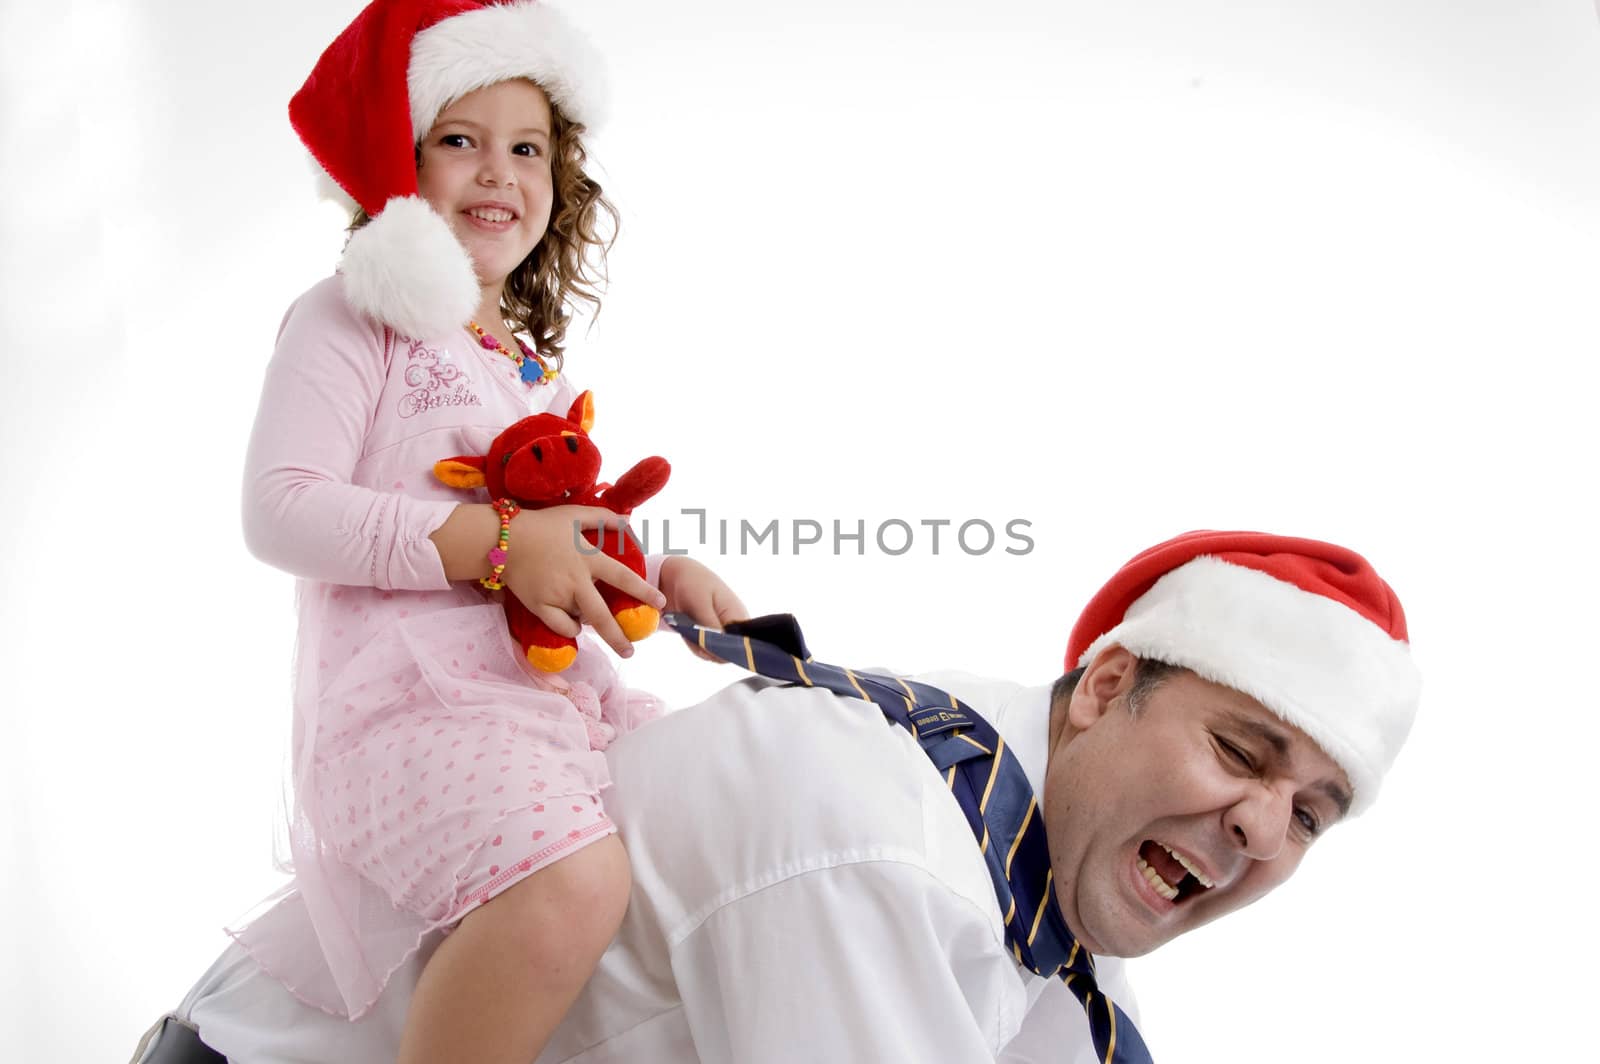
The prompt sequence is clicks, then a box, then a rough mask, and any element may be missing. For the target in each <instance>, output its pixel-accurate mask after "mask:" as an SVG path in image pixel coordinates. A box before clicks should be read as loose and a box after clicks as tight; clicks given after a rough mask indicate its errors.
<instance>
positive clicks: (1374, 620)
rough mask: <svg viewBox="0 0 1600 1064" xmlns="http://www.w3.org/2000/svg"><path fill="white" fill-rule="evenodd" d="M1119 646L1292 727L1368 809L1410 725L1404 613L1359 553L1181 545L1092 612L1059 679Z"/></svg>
mask: <svg viewBox="0 0 1600 1064" xmlns="http://www.w3.org/2000/svg"><path fill="white" fill-rule="evenodd" d="M1112 645H1116V646H1121V647H1124V648H1125V649H1127V650H1129V651H1131V652H1132V653H1134V654H1137V655H1138V656H1139V657H1142V658H1153V659H1155V660H1157V661H1163V662H1166V663H1168V664H1170V665H1179V666H1182V667H1184V668H1187V669H1191V670H1193V671H1194V672H1195V673H1197V674H1198V675H1200V676H1202V677H1204V678H1205V679H1207V680H1211V681H1213V682H1215V683H1219V684H1223V685H1224V686H1227V687H1231V688H1233V689H1234V690H1236V691H1242V692H1244V693H1245V694H1247V695H1250V696H1251V697H1253V698H1255V699H1256V700H1257V701H1258V702H1260V703H1261V704H1262V705H1264V706H1266V707H1267V708H1268V709H1269V710H1271V711H1272V712H1274V713H1276V714H1277V715H1278V716H1279V717H1281V718H1282V719H1284V720H1285V721H1287V722H1289V723H1290V724H1293V725H1295V726H1296V727H1298V728H1299V729H1300V730H1302V731H1304V732H1305V733H1306V735H1308V736H1310V737H1311V739H1312V741H1313V742H1315V743H1316V744H1317V745H1318V746H1320V747H1321V748H1322V749H1323V750H1324V751H1325V752H1326V753H1327V754H1328V756H1329V757H1331V758H1333V760H1334V761H1335V762H1337V763H1338V765H1339V766H1340V767H1341V768H1343V769H1344V770H1345V772H1346V774H1347V775H1349V777H1350V784H1351V786H1352V788H1353V789H1354V792H1355V793H1354V800H1353V803H1352V809H1351V812H1352V813H1358V812H1361V811H1362V810H1363V809H1365V808H1366V807H1367V806H1369V805H1371V804H1372V800H1373V798H1374V797H1376V795H1377V791H1378V785H1379V783H1380V782H1381V781H1382V779H1383V776H1384V773H1385V772H1387V771H1388V769H1389V766H1390V765H1391V764H1393V762H1394V758H1395V755H1396V754H1397V753H1398V752H1399V750H1400V746H1401V745H1402V744H1403V743H1404V742H1405V738H1406V735H1407V733H1408V732H1410V730H1411V722H1412V719H1413V718H1414V717H1415V716H1416V710H1417V699H1418V693H1419V690H1420V685H1421V681H1420V677H1419V675H1418V673H1417V669H1416V666H1415V665H1414V664H1413V663H1412V660H1411V648H1410V644H1409V642H1408V641H1407V635H1406V618H1405V612H1404V611H1403V610H1402V609H1401V608H1400V600H1399V599H1398V598H1396V597H1395V593H1394V591H1393V590H1392V589H1391V588H1390V587H1389V585H1388V584H1386V583H1384V581H1383V580H1382V579H1381V578H1380V577H1379V576H1378V574H1377V573H1376V572H1374V571H1373V569H1372V566H1371V565H1369V564H1368V563H1367V561H1366V559H1364V558H1362V557H1361V556H1360V555H1359V554H1356V553H1355V552H1354V551H1350V550H1346V549H1344V548H1343V547H1336V546H1334V545H1332V544H1329V543H1320V542H1318V541H1316V540H1312V539H1295V538H1292V537H1288V536H1273V535H1267V534H1265V533H1261V532H1188V533H1185V534H1184V535H1181V536H1178V537H1177V538H1176V539H1171V540H1168V541H1167V542H1165V543H1161V544H1158V545H1157V546H1154V547H1151V548H1150V549H1149V550H1147V551H1145V552H1144V553H1142V554H1140V555H1138V556H1137V557H1135V558H1134V559H1133V560H1132V561H1130V562H1128V564H1127V565H1125V566H1123V567H1122V569H1121V571H1119V572H1118V573H1117V574H1116V576H1114V577H1112V579H1111V581H1110V583H1108V584H1106V586H1105V587H1103V588H1101V589H1100V591H1099V592H1098V593H1097V594H1096V595H1095V596H1094V598H1093V599H1092V600H1091V601H1090V602H1089V605H1088V606H1087V607H1086V608H1085V609H1084V611H1083V614H1082V616H1081V617H1079V619H1078V623H1077V624H1076V625H1075V626H1074V627H1073V629H1072V636H1071V638H1070V640H1069V641H1068V644H1067V660H1066V665H1067V668H1068V669H1073V668H1076V667H1078V666H1082V665H1088V664H1089V663H1090V662H1091V661H1093V660H1094V658H1095V656H1096V655H1097V654H1099V653H1100V652H1101V651H1102V650H1104V649H1105V648H1106V647H1108V646H1112Z"/></svg>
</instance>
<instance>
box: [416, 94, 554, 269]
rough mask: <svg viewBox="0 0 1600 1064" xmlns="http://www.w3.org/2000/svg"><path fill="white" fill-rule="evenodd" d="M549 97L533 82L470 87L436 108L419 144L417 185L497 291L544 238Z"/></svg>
mask: <svg viewBox="0 0 1600 1064" xmlns="http://www.w3.org/2000/svg"><path fill="white" fill-rule="evenodd" d="M553 131H554V121H553V118H552V116H551V113H550V101H549V99H548V98H546V96H545V94H544V90H542V89H540V88H539V87H538V86H537V85H535V84H534V83H533V82H531V81H525V80H522V79H516V80H512V81H501V82H497V83H495V84H493V85H490V86H488V87H487V88H482V89H478V90H477V91H475V92H469V93H468V94H467V95H465V96H463V97H461V98H460V99H459V100H456V101H455V102H454V103H452V104H451V105H450V106H448V107H446V108H445V109H444V110H443V111H441V112H440V113H439V118H438V121H436V122H434V124H433V128H432V129H430V130H429V131H428V133H427V135H426V136H425V137H423V138H422V143H421V145H420V146H419V148H418V155H417V190H418V192H419V193H420V194H421V196H422V198H423V199H425V200H427V201H428V203H429V205H430V206H432V207H433V209H434V210H435V211H437V212H438V213H439V215H440V216H441V217H442V218H444V220H445V221H446V222H448V223H449V225H450V229H451V231H452V232H453V233H454V234H455V236H456V239H457V240H459V241H460V242H461V246H462V247H464V248H466V250H467V253H468V254H469V255H470V256H471V257H472V263H473V268H474V270H475V272H476V273H477V276H478V283H479V284H481V285H482V286H483V287H484V288H485V290H490V289H492V290H494V291H495V292H496V293H498V291H499V289H500V286H501V285H502V284H503V283H504V282H505V279H506V276H507V275H508V274H510V273H511V271H512V270H514V269H516V267H517V266H518V264H520V263H521V262H522V260H523V259H525V258H527V257H528V255H529V253H531V252H532V251H533V249H534V248H535V247H537V246H538V244H539V241H540V240H542V239H544V233H545V228H546V226H548V225H549V222H550V208H551V203H552V201H553V191H552V182H551V172H550V152H551V148H552V146H553V145H552V142H553V139H554V132H553Z"/></svg>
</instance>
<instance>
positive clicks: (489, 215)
mask: <svg viewBox="0 0 1600 1064" xmlns="http://www.w3.org/2000/svg"><path fill="white" fill-rule="evenodd" d="M467 213H468V214H470V215H472V216H473V217H474V218H481V219H483V220H484V221H486V222H509V221H510V220H511V217H512V216H511V212H510V211H508V210H502V209H499V208H491V207H474V208H473V209H472V210H470V211H468V212H467Z"/></svg>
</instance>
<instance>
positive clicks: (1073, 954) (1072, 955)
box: [1065, 942, 1078, 982]
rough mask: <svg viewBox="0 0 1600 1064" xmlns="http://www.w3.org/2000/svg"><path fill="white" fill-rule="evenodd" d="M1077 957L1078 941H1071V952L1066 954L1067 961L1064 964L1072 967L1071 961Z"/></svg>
mask: <svg viewBox="0 0 1600 1064" xmlns="http://www.w3.org/2000/svg"><path fill="white" fill-rule="evenodd" d="M1077 959H1078V943H1077V942H1073V944H1072V952H1071V953H1069V954H1067V963H1066V965H1065V966H1066V967H1068V968H1071V967H1072V962H1073V961H1075V960H1077ZM1069 982H1070V980H1069Z"/></svg>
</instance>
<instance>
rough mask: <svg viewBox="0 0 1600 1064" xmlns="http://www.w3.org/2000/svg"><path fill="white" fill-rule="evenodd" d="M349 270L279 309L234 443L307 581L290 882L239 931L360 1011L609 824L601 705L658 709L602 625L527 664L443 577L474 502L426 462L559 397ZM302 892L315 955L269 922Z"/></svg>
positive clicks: (563, 394) (283, 975)
mask: <svg viewBox="0 0 1600 1064" xmlns="http://www.w3.org/2000/svg"><path fill="white" fill-rule="evenodd" d="M341 283H342V282H341V281H340V279H339V278H338V277H332V278H329V279H327V280H325V281H323V282H321V283H320V284H318V285H316V286H315V287H314V288H312V289H311V290H310V291H308V292H306V293H305V294H304V295H303V296H301V297H300V298H299V299H298V300H297V301H296V302H295V303H294V305H293V306H292V307H290V309H289V312H288V314H287V315H286V316H285V318H284V322H283V326H282V328H281V329H280V331H279V334H278V345H277V350H276V351H275V353H274V354H273V357H272V362H271V364H270V366H269V367H268V369H267V373H266V380H265V383H264V385H263V388H262V395H261V407H260V410H259V411H258V413H257V416H256V424H255V429H254V432H253V434H252V437H251V441H250V451H249V455H248V457H247V460H246V468H245V485H244V489H245V490H244V525H245V538H246V540H247V542H248V543H249V546H250V549H251V550H252V551H253V552H254V553H255V554H256V555H257V556H258V557H260V558H261V559H262V560H264V561H267V562H269V563H271V564H273V565H276V566H278V567H280V568H282V569H286V570H288V571H289V572H291V573H294V574H296V575H297V576H299V577H301V578H302V579H301V581H300V583H299V590H298V609H299V620H300V630H299V638H298V642H297V647H296V663H295V691H294V734H293V757H294V767H293V774H294V793H295V807H294V811H293V818H292V823H291V835H290V852H291V855H292V858H293V862H294V873H295V882H294V884H293V886H292V888H291V889H290V890H289V891H287V892H286V893H285V894H282V895H280V896H276V897H275V898H273V899H269V900H268V903H267V905H268V906H270V907H269V908H267V909H265V910H264V911H263V912H262V914H261V915H260V916H259V917H257V918H256V919H254V920H252V921H250V922H249V923H248V924H247V926H245V927H244V928H243V929H242V930H239V931H237V932H235V935H236V937H237V938H238V940H239V941H240V942H241V943H242V944H243V945H244V946H245V947H246V948H247V949H249V950H250V952H251V953H252V954H253V955H254V956H255V957H256V959H257V960H258V961H259V962H260V963H261V964H262V966H263V967H264V968H265V969H266V970H267V971H269V972H271V973H272V974H273V975H274V976H276V977H277V978H279V979H281V980H282V981H283V982H284V983H285V984H286V985H287V986H288V987H289V989H290V990H291V991H292V992H294V993H295V994H296V995H297V996H299V997H300V998H301V999H302V1000H305V1001H307V1002H309V1003H310V1004H313V1005H316V1006H318V1007H320V1008H322V1009H325V1010H327V1011H329V1012H332V1013H334V1014H335V1015H341V1016H349V1017H351V1018H357V1017H359V1016H360V1015H361V1014H362V1013H364V1012H365V1011H366V1010H367V1009H368V1008H369V1007H370V1006H371V1004H372V1003H373V1001H374V1000H376V998H377V996H378V994H379V992H380V991H381V990H382V989H383V986H384V984H385V983H386V982H387V980H388V977H389V975H390V973H391V972H393V971H394V969H395V968H396V967H398V966H399V965H400V963H401V962H402V961H404V960H405V959H406V958H407V957H408V956H409V955H410V954H411V953H412V952H414V951H415V950H416V948H417V946H418V943H419V941H420V940H421V938H422V937H423V936H424V935H425V934H426V933H428V932H429V931H432V930H435V929H437V928H441V927H449V926H451V925H453V924H454V923H455V922H456V921H458V920H460V919H461V917H462V916H463V915H465V914H466V913H467V912H468V911H470V910H471V909H472V908H473V907H475V906H476V905H479V904H482V903H483V902H484V901H485V900H487V899H488V898H490V897H493V896H494V895H495V894H496V893H498V892H499V891H501V890H504V889H505V888H506V887H508V886H510V885H511V884H512V883H515V882H516V881H517V880H519V879H521V878H523V877H525V876H527V875H528V874H530V873H532V872H533V871H536V870H537V869H539V868H542V867H544V866H545V865H547V864H549V863H550V862H552V861H554V860H557V859H559V858H560V857H562V856H565V855H567V854H569V853H571V852H573V851H574V850H575V849H577V848H578V847H581V846H583V845H586V844H587V843H589V842H593V841H595V840H597V839H599V838H602V837H603V836H605V835H607V834H610V833H612V832H613V831H614V830H615V828H614V827H613V826H612V824H611V821H610V820H609V819H608V818H607V816H606V814H605V808H604V806H603V805H602V804H601V802H600V791H601V789H602V788H604V787H605V786H607V785H608V784H609V782H610V779H609V776H608V775H607V771H606V762H605V759H604V757H603V756H602V755H601V754H600V753H599V751H598V750H596V749H592V748H591V736H592V735H595V734H596V733H597V721H596V719H595V718H597V717H603V718H604V723H605V724H606V725H609V727H610V728H612V729H614V730H615V731H616V732H617V733H623V732H627V731H630V730H632V729H633V728H634V727H636V726H638V725H639V724H641V723H643V722H644V721H646V720H648V719H651V718H652V717H654V716H655V715H656V714H657V712H658V707H657V705H656V704H655V702H654V701H653V700H652V699H650V698H649V697H648V696H646V695H643V694H641V693H639V692H629V691H627V690H626V689H625V688H624V687H623V686H622V685H621V684H620V683H619V682H618V679H617V676H616V673H615V670H614V669H613V668H612V666H611V664H610V658H609V656H608V654H607V652H606V650H605V648H604V647H603V646H602V645H601V644H600V643H599V642H598V641H596V640H594V639H593V638H586V639H585V640H584V641H583V643H582V647H581V649H580V653H579V655H578V660H577V663H576V664H574V665H573V666H572V667H571V668H569V669H568V670H567V671H566V672H563V673H561V674H559V675H558V676H556V677H546V676H543V675H541V674H538V673H536V672H535V671H534V670H532V669H531V668H529V667H528V666H527V664H526V662H525V661H524V659H523V657H522V654H521V652H520V650H519V649H518V648H517V646H516V644H515V643H514V642H513V641H512V639H511V636H510V633H509V631H508V630H507V627H506V621H505V615H504V611H503V610H502V608H501V606H500V605H499V603H498V602H496V601H493V600H491V599H490V598H489V597H487V596H486V594H485V593H484V592H483V591H481V590H480V589H479V588H478V586H477V585H476V584H475V583H469V584H451V583H449V582H448V581H447V580H446V579H445V576H444V570H443V567H442V564H441V562H440V560H439V556H438V552H437V551H436V550H435V549H434V547H433V544H432V543H431V541H430V540H429V538H428V536H429V534H430V533H431V532H433V531H434V530H435V529H437V528H438V527H439V525H441V524H443V523H444V521H445V519H446V518H447V517H448V516H449V515H450V513H451V511H452V510H453V509H454V507H455V506H456V505H457V504H459V503H462V502H482V501H487V497H486V496H484V495H483V494H482V492H481V490H480V491H476V492H468V491H460V490H457V489H452V488H448V487H446V486H444V485H443V484H441V483H439V482H438V481H437V480H436V479H435V478H434V476H433V464H434V463H435V462H436V461H438V460H439V459H441V458H447V457H450V456H452V455H458V454H482V453H484V452H485V451H486V450H487V449H488V444H489V441H490V440H491V439H493V437H494V436H495V435H497V434H498V433H499V432H500V431H501V430H502V429H504V428H505V427H506V426H507V425H509V424H511V423H512V422H513V421H515V420H517V419H518V418H521V417H523V416H525V415H527V414H529V413H536V412H539V411H542V410H546V409H555V410H557V411H558V412H560V411H565V410H566V409H567V407H568V406H569V405H570V404H571V402H572V400H573V398H574V397H575V393H574V390H573V389H572V388H571V387H570V386H569V385H568V384H567V383H566V381H565V378H560V379H558V380H557V381H556V382H554V383H552V384H546V385H539V386H535V387H533V388H531V389H530V388H529V387H528V386H527V385H526V384H524V383H523V382H522V380H521V379H520V377H519V374H518V369H517V366H516V365H515V364H514V363H513V362H511V360H509V359H507V358H506V357H505V356H503V355H498V354H494V353H492V352H488V351H485V350H483V349H482V348H481V347H479V346H478V344H477V342H476V340H475V339H474V338H473V337H471V336H470V335H469V334H468V333H467V332H466V330H465V329H463V330H462V331H461V334H460V336H458V337H451V338H448V339H447V340H445V341H443V342H433V343H426V344H425V343H419V342H417V341H413V340H408V339H406V338H405V337H401V336H397V335H396V334H394V333H393V332H392V331H390V330H387V329H385V328H383V327H382V326H380V325H377V324H376V323H373V322H371V321H369V320H367V319H366V318H364V317H362V316H360V315H358V314H356V313H355V312H354V311H352V310H351V309H350V308H349V307H348V306H347V304H346V303H345V301H344V298H343V295H342V292H341V291H340V286H341ZM487 548H488V545H487V544H486V545H485V550H487ZM586 711H587V712H586ZM294 906H304V908H305V910H306V915H307V916H308V917H309V919H310V921H311V923H312V925H313V926H314V927H315V929H316V933H317V938H318V941H319V943H320V945H321V947H322V948H321V954H320V956H310V957H308V956H305V955H304V952H303V951H296V950H295V949H293V948H292V943H291V942H290V941H289V940H287V939H285V938H283V937H282V936H280V935H279V934H278V933H277V930H276V929H277V927H278V926H279V921H280V920H281V919H283V918H284V917H285V916H286V915H287V910H288V909H289V908H290V907H294Z"/></svg>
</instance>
